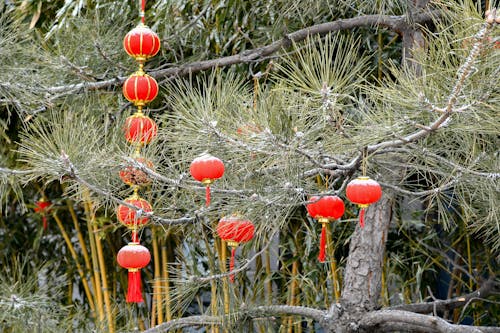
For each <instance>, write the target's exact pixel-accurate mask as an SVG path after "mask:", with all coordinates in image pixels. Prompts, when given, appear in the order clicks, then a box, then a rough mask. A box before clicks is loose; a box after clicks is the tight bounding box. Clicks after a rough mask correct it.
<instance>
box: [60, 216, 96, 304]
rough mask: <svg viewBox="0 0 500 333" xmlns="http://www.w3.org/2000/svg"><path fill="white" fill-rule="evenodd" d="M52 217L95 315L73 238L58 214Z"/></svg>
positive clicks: (90, 294)
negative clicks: (72, 241)
mask: <svg viewBox="0 0 500 333" xmlns="http://www.w3.org/2000/svg"><path fill="white" fill-rule="evenodd" d="M52 217H53V218H54V220H55V221H56V224H57V226H58V227H59V230H60V231H61V234H62V236H63V238H64V241H65V242H66V246H67V247H68V250H69V253H70V254H71V257H72V258H73V260H74V261H75V264H76V269H77V271H78V275H80V279H81V280H82V284H83V289H84V290H85V295H86V296H87V299H88V302H89V307H90V310H91V311H92V312H94V313H95V305H94V302H93V298H92V293H91V292H90V288H89V284H88V281H87V279H86V278H85V273H84V272H83V269H82V266H81V265H80V262H79V261H78V255H77V254H76V251H75V247H74V246H73V244H72V243H71V238H70V237H69V235H68V233H67V232H66V230H65V229H64V225H63V223H62V221H61V219H60V218H59V216H58V215H57V213H56V212H53V213H52Z"/></svg>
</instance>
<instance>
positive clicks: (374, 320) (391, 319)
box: [359, 310, 500, 333]
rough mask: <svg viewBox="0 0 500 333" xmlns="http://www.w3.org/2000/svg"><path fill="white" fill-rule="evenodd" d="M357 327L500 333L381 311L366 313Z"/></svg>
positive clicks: (430, 332) (428, 332)
mask: <svg viewBox="0 0 500 333" xmlns="http://www.w3.org/2000/svg"><path fill="white" fill-rule="evenodd" d="M359 326H360V328H361V332H370V333H373V332H384V333H385V332H396V331H401V330H404V331H410V332H425V333H500V328H498V327H482V326H466V325H453V324H450V323H448V322H447V321H446V320H444V319H442V318H439V317H432V316H427V315H423V314H419V313H413V312H407V311H400V310H382V311H374V312H370V313H368V314H367V315H366V316H364V317H363V318H362V319H361V321H360V323H359Z"/></svg>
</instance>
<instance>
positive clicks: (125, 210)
mask: <svg viewBox="0 0 500 333" xmlns="http://www.w3.org/2000/svg"><path fill="white" fill-rule="evenodd" d="M125 202H126V203H128V204H129V205H132V206H135V207H137V208H138V209H141V210H142V211H143V212H145V213H149V212H152V211H153V208H152V207H151V205H150V204H149V202H147V201H146V200H144V199H142V198H139V197H137V196H132V197H130V198H128V199H125ZM116 215H117V217H118V220H119V221H120V222H121V223H123V224H125V225H127V226H134V225H138V226H140V225H143V224H146V223H148V221H149V217H147V216H141V217H139V216H138V214H137V210H135V209H133V208H130V207H128V206H125V205H119V206H118V209H117V212H116Z"/></svg>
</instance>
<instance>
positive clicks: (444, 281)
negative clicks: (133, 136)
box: [0, 0, 500, 333]
mask: <svg viewBox="0 0 500 333" xmlns="http://www.w3.org/2000/svg"><path fill="white" fill-rule="evenodd" d="M138 5H139V3H137V4H130V3H123V2H121V1H112V0H107V1H102V2H96V3H94V2H91V1H87V2H84V1H64V2H63V1H54V2H43V1H38V2H23V3H21V4H19V5H18V4H16V3H7V2H6V3H5V4H3V5H2V8H1V12H2V16H1V19H0V24H1V25H2V29H1V32H0V34H1V35H0V57H1V58H2V66H3V73H4V75H3V77H2V80H1V81H0V91H1V100H2V109H3V115H2V119H1V121H0V126H1V128H2V129H3V132H2V134H3V135H2V142H3V145H2V155H1V156H2V157H1V158H2V162H1V164H0V167H1V168H0V184H1V186H2V202H3V205H2V207H3V216H2V225H1V228H2V229H1V230H2V234H1V235H0V239H2V242H1V243H2V244H3V245H2V246H1V247H0V250H1V251H2V252H3V254H4V258H3V259H2V264H3V266H4V265H6V263H10V262H12V259H11V258H12V255H13V254H14V253H16V252H18V251H20V249H29V250H28V251H26V253H25V255H24V258H23V259H22V260H26V261H28V262H30V265H32V266H33V267H34V268H33V270H30V269H27V268H26V269H21V271H22V273H24V274H27V275H30V274H31V275H37V274H38V275H39V274H40V272H45V273H44V274H42V275H41V276H44V280H43V281H49V280H50V281H51V282H50V283H49V282H40V287H36V286H33V283H32V282H30V283H31V287H30V284H29V283H25V284H26V285H27V288H25V289H24V290H25V291H27V292H28V293H29V292H31V293H33V294H35V295H40V297H39V298H36V297H34V298H33V301H32V303H29V304H37V303H36V302H37V300H38V299H39V300H40V302H47V303H49V304H50V306H47V309H51V308H52V307H54V306H55V307H59V311H53V315H52V316H50V320H49V319H47V320H45V319H40V318H44V317H43V315H40V312H39V310H40V309H37V308H34V307H31V306H30V307H25V309H28V312H27V313H32V314H33V316H34V318H35V316H36V318H38V319H37V320H38V321H37V322H38V324H39V325H43V324H44V322H45V321H46V324H47V328H46V330H54V331H57V330H60V331H65V330H68V327H73V329H74V330H78V329H81V330H90V329H95V330H98V331H108V332H114V331H127V330H133V329H141V330H144V331H146V332H166V331H169V330H175V329H178V328H183V327H204V328H206V330H207V331H211V332H222V331H229V332H240V331H258V332H261V331H269V332H273V331H285V330H286V331H287V332H302V331H317V332H339V333H340V332H389V331H412V332H499V331H500V329H499V328H497V327H496V326H498V324H499V323H498V313H499V308H498V304H497V303H498V293H497V292H498V288H499V285H500V282H499V280H498V277H497V275H498V264H499V260H500V256H499V249H500V241H499V237H498V235H499V232H500V224H499V223H500V222H499V219H498V206H499V200H498V190H499V188H498V179H499V173H498V170H499V160H498V148H497V147H498V143H499V139H498V128H500V124H499V120H498V114H499V112H498V111H499V105H500V103H499V99H500V97H499V96H500V94H499V85H498V76H499V71H500V56H499V50H500V49H499V47H498V43H499V41H498V22H500V17H499V14H498V13H497V11H496V10H495V9H494V7H495V6H497V5H498V4H497V3H490V2H488V1H487V2H486V3H483V2H473V1H470V0H463V1H459V2H456V1H434V2H432V1H409V0H400V1H385V0H377V1H371V0H370V1H354V2H349V1H342V0H338V1H327V0H324V1H311V0H303V1H297V2H294V3H289V2H287V1H279V0H273V1H267V2H261V1H257V2H252V3H250V2H246V1H231V2H225V1H190V2H184V1H156V2H152V3H149V2H148V7H147V11H146V20H147V23H148V24H149V25H150V26H151V27H152V28H153V29H154V30H155V31H157V32H158V34H159V36H160V38H161V41H162V45H161V46H162V49H161V51H160V54H159V55H158V56H156V57H155V58H153V59H152V60H151V61H148V62H147V64H146V66H145V70H146V72H148V73H149V74H150V75H152V76H153V77H155V78H156V79H157V80H158V82H159V83H160V95H159V97H158V98H157V99H156V100H155V101H154V102H153V103H152V104H151V105H150V106H149V107H148V108H147V110H146V111H147V113H148V114H149V115H150V116H151V117H152V118H154V119H155V120H156V121H157V122H158V124H159V132H158V137H157V138H156V139H155V140H154V141H153V142H151V143H150V144H148V145H146V146H144V147H142V148H141V156H142V157H145V158H147V159H148V160H150V161H152V163H153V165H154V166H151V165H147V164H142V163H138V162H137V161H136V160H134V158H132V156H134V153H135V150H136V148H137V147H134V146H131V145H129V144H127V142H126V140H125V139H124V137H123V131H122V127H123V123H124V121H125V118H126V117H127V116H128V115H130V114H131V113H132V112H134V111H135V108H134V107H133V106H132V105H131V103H128V102H127V101H126V100H125V98H124V97H123V96H122V94H121V85H122V83H123V81H124V80H125V79H126V78H127V75H129V74H130V73H132V72H133V71H134V68H136V67H135V66H136V65H135V64H134V62H133V60H131V59H130V58H128V57H127V55H126V53H125V52H124V51H123V49H122V40H123V36H124V35H125V34H126V33H127V31H129V30H130V29H131V28H132V27H133V26H134V24H135V23H136V22H137V14H136V13H137V11H138ZM486 9H490V10H489V11H488V13H487V14H485V11H486ZM204 153H209V154H211V155H214V156H217V157H218V158H220V159H221V160H223V161H224V163H225V168H226V170H225V173H224V176H223V177H222V178H221V179H219V180H217V181H216V182H215V183H214V184H212V185H211V190H212V200H211V204H210V206H208V207H205V197H204V186H203V185H202V184H201V183H200V182H198V181H196V180H194V179H192V178H191V176H190V175H189V166H190V163H191V162H192V161H193V160H194V159H195V158H197V157H198V156H200V155H202V154H204ZM125 167H133V168H136V169H138V170H140V171H141V172H142V173H144V174H145V175H147V177H148V178H150V179H151V180H152V182H151V185H149V186H148V187H146V188H144V189H143V190H141V192H140V195H141V196H142V197H143V198H145V199H147V200H148V201H149V202H150V203H151V204H152V205H153V212H152V213H151V214H149V215H148V216H149V218H150V223H149V224H148V226H147V227H146V228H144V229H141V233H140V237H141V239H142V243H143V244H145V245H146V246H147V247H149V248H150V249H151V252H152V256H153V260H152V263H151V265H150V266H149V267H147V268H146V269H145V274H144V276H143V277H144V282H145V295H146V297H145V298H146V302H145V303H144V304H143V305H139V306H135V305H134V306H126V304H125V299H124V294H125V292H126V290H125V289H126V288H124V286H126V276H125V275H126V272H125V270H124V269H121V268H120V267H118V265H117V264H116V260H115V257H116V253H117V252H118V250H119V249H120V247H121V246H122V245H125V244H126V242H127V240H128V239H130V235H129V233H128V232H127V231H126V230H125V229H124V228H123V226H122V225H121V224H120V223H119V222H118V221H117V218H116V215H115V210H116V207H117V205H119V204H124V199H125V198H127V197H128V196H130V195H131V194H132V192H133V189H131V188H130V187H128V186H126V185H124V184H123V182H122V180H120V178H119V176H118V173H119V171H120V170H121V169H123V168H125ZM361 174H366V175H369V176H370V177H371V178H373V179H375V180H376V181H378V182H379V183H380V184H381V185H382V188H383V196H382V198H381V199H380V200H379V201H378V202H377V203H375V204H373V205H371V206H370V207H368V208H367V210H366V225H365V227H364V228H361V226H360V225H359V223H358V218H357V216H358V213H359V208H358V207H357V206H356V205H354V204H350V203H349V204H347V202H348V201H347V200H345V202H346V213H345V214H344V216H343V217H342V218H341V220H340V221H338V222H337V221H336V222H332V223H330V225H329V227H328V228H329V229H328V231H327V235H328V236H327V253H326V256H327V260H326V262H325V263H320V262H318V260H317V259H316V258H317V256H318V244H319V243H320V239H319V238H320V237H319V235H320V229H321V225H320V224H319V223H317V221H316V220H314V219H312V218H311V217H310V216H309V215H308V214H307V211H306V209H305V205H306V204H307V203H308V200H309V198H310V197H311V196H313V195H316V196H324V195H338V196H340V197H341V198H343V199H346V196H345V189H346V186H347V184H348V183H349V182H350V181H351V180H353V179H355V178H356V177H357V176H359V175H361ZM41 199H44V200H50V203H51V206H50V207H48V208H47V209H45V210H40V209H38V210H37V212H34V211H33V209H34V208H35V203H36V202H38V205H39V202H40V200H41ZM38 207H39V206H38ZM236 212H237V213H239V214H241V215H242V216H244V217H245V218H247V219H249V220H251V221H252V222H253V223H254V224H255V237H254V239H253V240H252V241H251V242H248V243H246V244H241V246H240V247H239V249H238V252H237V258H236V259H237V260H236V267H237V269H236V270H235V271H234V272H233V273H234V274H235V282H234V283H230V281H229V277H230V274H229V272H228V271H227V270H228V268H227V260H225V258H226V253H225V252H226V250H227V249H226V244H225V242H222V241H221V240H220V238H219V237H217V234H216V226H217V222H218V221H219V220H220V219H221V218H222V217H223V216H230V215H231V214H233V213H236ZM140 213H144V212H142V211H141V212H140ZM43 217H45V218H47V219H48V222H49V228H48V230H47V231H45V232H44V231H43V230H42V229H41V225H40V220H41V219H42V218H43ZM20 221H22V223H19V222H20ZM54 259H56V260H54ZM48 260H53V261H50V263H51V265H52V266H51V267H53V270H52V272H50V274H48V273H47V269H46V268H42V267H46V266H41V265H42V263H45V262H46V261H48ZM14 262H16V260H14ZM12 265H13V264H11V265H10V266H6V267H7V268H6V269H4V271H5V274H6V276H14V275H13V274H12V273H11V272H12V269H11V268H8V267H11V266H12ZM37 267H38V268H37ZM37 272H38V273H37ZM19 275H22V274H19ZM16 276H17V275H16ZM56 278H57V279H59V280H61V279H62V280H64V282H62V283H61V284H63V285H66V286H68V292H69V294H70V296H69V297H66V298H65V297H63V296H61V294H60V293H56V292H55V289H54V293H53V294H51V293H50V288H47V286H49V285H51V284H53V283H54V281H55V280H56ZM25 281H28V280H25ZM29 281H31V280H29ZM16 282H18V283H22V282H23V279H22V278H21V277H19V278H18V279H17V281H16ZM12 284H14V282H13V280H8V279H7V280H5V281H3V280H2V281H0V285H1V286H2V288H4V285H5V286H8V285H12ZM73 288H74V289H73ZM60 289H63V288H60ZM4 290H5V291H4V293H3V295H2V297H5V300H0V306H2V307H4V304H6V305H9V304H14V303H16V302H17V303H16V304H25V303H22V302H25V301H26V302H28V300H25V298H26V297H27V296H24V298H16V299H13V298H12V296H13V295H15V294H16V293H17V294H20V292H17V291H12V290H9V289H6V288H4ZM58 290H59V288H58ZM25 294H26V292H24V293H23V294H22V295H25ZM22 295H20V297H23V296H22ZM7 300H10V303H9V302H8V301H7ZM30 302H31V301H30ZM26 304H28V303H26ZM69 305H71V306H70V307H66V306H69ZM30 309H34V310H33V311H32V312H29V311H30ZM48 311H51V310H48ZM5 313H7V314H8V316H7V315H6V316H5V317H4V318H6V319H4V320H5V321H7V323H6V326H5V329H8V330H11V331H26V325H25V322H21V321H19V324H17V323H16V320H15V318H19V317H20V316H26V312H20V311H17V312H16V311H15V309H14V307H8V306H5ZM67 313H71V315H67V318H68V320H67V321H65V320H63V319H62V317H63V316H64V315H66V314H67ZM16 315H17V316H18V317H16ZM278 318H279V319H278ZM57 321H59V322H60V325H56V324H54V322H57ZM468 324H473V325H468ZM68 325H69V326H68ZM42 330H43V328H42Z"/></svg>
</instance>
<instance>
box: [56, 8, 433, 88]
mask: <svg viewBox="0 0 500 333" xmlns="http://www.w3.org/2000/svg"><path fill="white" fill-rule="evenodd" d="M438 15H439V11H434V12H429V13H423V14H419V15H416V16H415V17H412V20H413V22H414V23H416V24H422V23H425V22H428V21H430V20H431V19H432V18H434V17H436V16H438ZM367 26H380V27H386V28H389V29H392V30H394V31H396V32H400V31H402V30H403V29H406V27H407V26H408V23H407V17H406V16H404V15H403V16H387V15H365V16H358V17H354V18H350V19H343V20H337V21H333V22H327V23H322V24H317V25H313V26H311V27H308V28H304V29H300V30H297V31H295V32H292V33H290V34H288V35H286V36H284V37H283V38H282V39H280V40H278V41H275V42H273V43H271V44H269V45H267V46H263V47H258V48H255V49H251V50H247V51H244V52H242V53H239V54H235V55H231V56H227V57H222V58H218V59H211V60H203V61H196V62H192V63H188V64H184V65H180V66H175V67H171V68H167V69H162V70H157V71H153V72H151V73H150V75H151V76H153V77H155V78H156V79H163V78H168V77H175V76H185V75H188V74H191V73H195V72H200V71H204V70H207V69H211V68H217V67H226V66H232V65H236V64H242V63H253V62H259V61H262V60H264V59H265V57H267V56H269V55H271V54H274V53H276V52H278V51H279V50H281V49H283V48H287V47H290V45H291V44H292V42H300V41H303V40H304V39H306V38H308V37H310V36H323V35H326V34H328V33H330V32H334V31H340V30H348V29H353V28H358V27H367ZM125 79H126V77H118V78H114V79H110V80H104V81H99V82H82V83H77V84H70V85H64V86H55V87H49V88H48V89H47V90H48V92H49V93H51V94H62V93H67V92H75V91H76V92H80V91H81V92H83V91H88V90H98V89H104V88H108V87H111V86H116V85H120V84H122V83H123V82H124V81H125Z"/></svg>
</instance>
